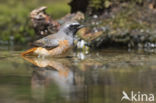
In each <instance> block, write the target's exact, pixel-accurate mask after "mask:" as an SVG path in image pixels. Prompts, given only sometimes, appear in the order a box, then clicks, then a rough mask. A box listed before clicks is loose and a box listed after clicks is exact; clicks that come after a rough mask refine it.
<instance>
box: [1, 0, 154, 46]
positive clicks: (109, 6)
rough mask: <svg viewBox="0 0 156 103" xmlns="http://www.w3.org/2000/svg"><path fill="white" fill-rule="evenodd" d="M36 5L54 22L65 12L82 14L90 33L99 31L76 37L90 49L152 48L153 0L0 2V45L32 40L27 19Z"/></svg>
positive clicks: (30, 25)
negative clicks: (43, 7) (41, 7)
mask: <svg viewBox="0 0 156 103" xmlns="http://www.w3.org/2000/svg"><path fill="white" fill-rule="evenodd" d="M40 6H47V7H48V8H47V10H46V12H47V14H48V15H50V16H51V17H52V19H55V20H56V19H60V18H62V17H64V16H65V15H67V14H69V13H76V12H78V11H81V12H82V13H84V15H85V19H84V20H83V21H82V22H83V23H85V25H86V26H87V27H88V28H91V30H90V33H91V34H92V32H93V33H94V32H96V31H100V32H99V33H97V35H96V34H95V35H94V34H93V35H91V37H90V36H86V37H85V36H83V34H82V33H81V34H82V35H81V34H80V36H81V39H84V40H86V41H87V45H91V46H93V48H94V47H106V46H110V45H111V46H113V45H115V46H123V45H124V46H126V47H136V45H137V47H139V48H140V47H155V43H156V36H155V34H156V30H155V28H156V20H155V18H156V1H155V0H0V14H1V15H0V44H2V45H13V44H16V45H17V44H20V45H21V44H25V43H28V42H30V41H33V40H35V39H36V34H35V32H34V30H33V28H32V22H31V20H30V17H29V16H30V12H31V11H32V10H34V9H36V8H38V7H40ZM90 24H91V25H90ZM91 31H92V32H91ZM87 32H88V31H87ZM84 34H85V33H84ZM88 38H89V39H88ZM90 38H93V39H90ZM90 41H91V42H90ZM116 44H117V45H116ZM101 45H102V46H101Z"/></svg>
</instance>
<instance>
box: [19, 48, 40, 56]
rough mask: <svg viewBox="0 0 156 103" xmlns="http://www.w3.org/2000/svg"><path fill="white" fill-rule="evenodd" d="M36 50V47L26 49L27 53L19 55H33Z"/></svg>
mask: <svg viewBox="0 0 156 103" xmlns="http://www.w3.org/2000/svg"><path fill="white" fill-rule="evenodd" d="M36 49H37V47H35V48H31V49H28V50H27V51H25V52H22V53H21V55H22V56H24V55H27V54H30V53H33V52H34V51H35V50H36Z"/></svg>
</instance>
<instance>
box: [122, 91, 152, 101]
mask: <svg viewBox="0 0 156 103" xmlns="http://www.w3.org/2000/svg"><path fill="white" fill-rule="evenodd" d="M122 94H123V96H122V98H121V101H123V100H128V101H134V102H143V101H144V102H153V101H154V94H152V93H151V94H145V93H141V92H140V91H138V92H136V93H135V92H134V91H131V93H130V95H128V94H127V93H126V92H125V91H122Z"/></svg>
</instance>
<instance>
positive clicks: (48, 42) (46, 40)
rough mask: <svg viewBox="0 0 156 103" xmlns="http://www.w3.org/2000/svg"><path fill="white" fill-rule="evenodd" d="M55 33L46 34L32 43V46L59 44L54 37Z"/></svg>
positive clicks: (54, 45)
mask: <svg viewBox="0 0 156 103" xmlns="http://www.w3.org/2000/svg"><path fill="white" fill-rule="evenodd" d="M56 37H57V35H55V34H53V35H48V36H46V37H44V38H42V39H39V40H37V41H35V42H34V43H33V45H34V46H38V47H44V48H55V47H57V46H58V45H59V41H58V40H57V39H56Z"/></svg>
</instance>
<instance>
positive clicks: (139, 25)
mask: <svg viewBox="0 0 156 103" xmlns="http://www.w3.org/2000/svg"><path fill="white" fill-rule="evenodd" d="M123 8H124V9H123ZM155 17H156V13H155V10H150V9H148V7H142V6H140V7H138V6H137V5H128V4H124V7H122V6H121V7H119V8H116V10H114V11H111V12H110V13H107V14H103V15H99V16H96V15H93V16H92V17H90V16H87V17H86V20H85V21H82V23H83V24H84V25H86V28H82V29H80V30H79V31H78V33H77V35H78V36H79V38H80V40H79V41H80V42H81V40H85V41H86V44H85V45H86V46H89V47H90V48H94V49H95V48H105V47H126V48H147V47H152V48H154V47H155V44H156V31H155V28H156V19H154V18H155Z"/></svg>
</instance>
